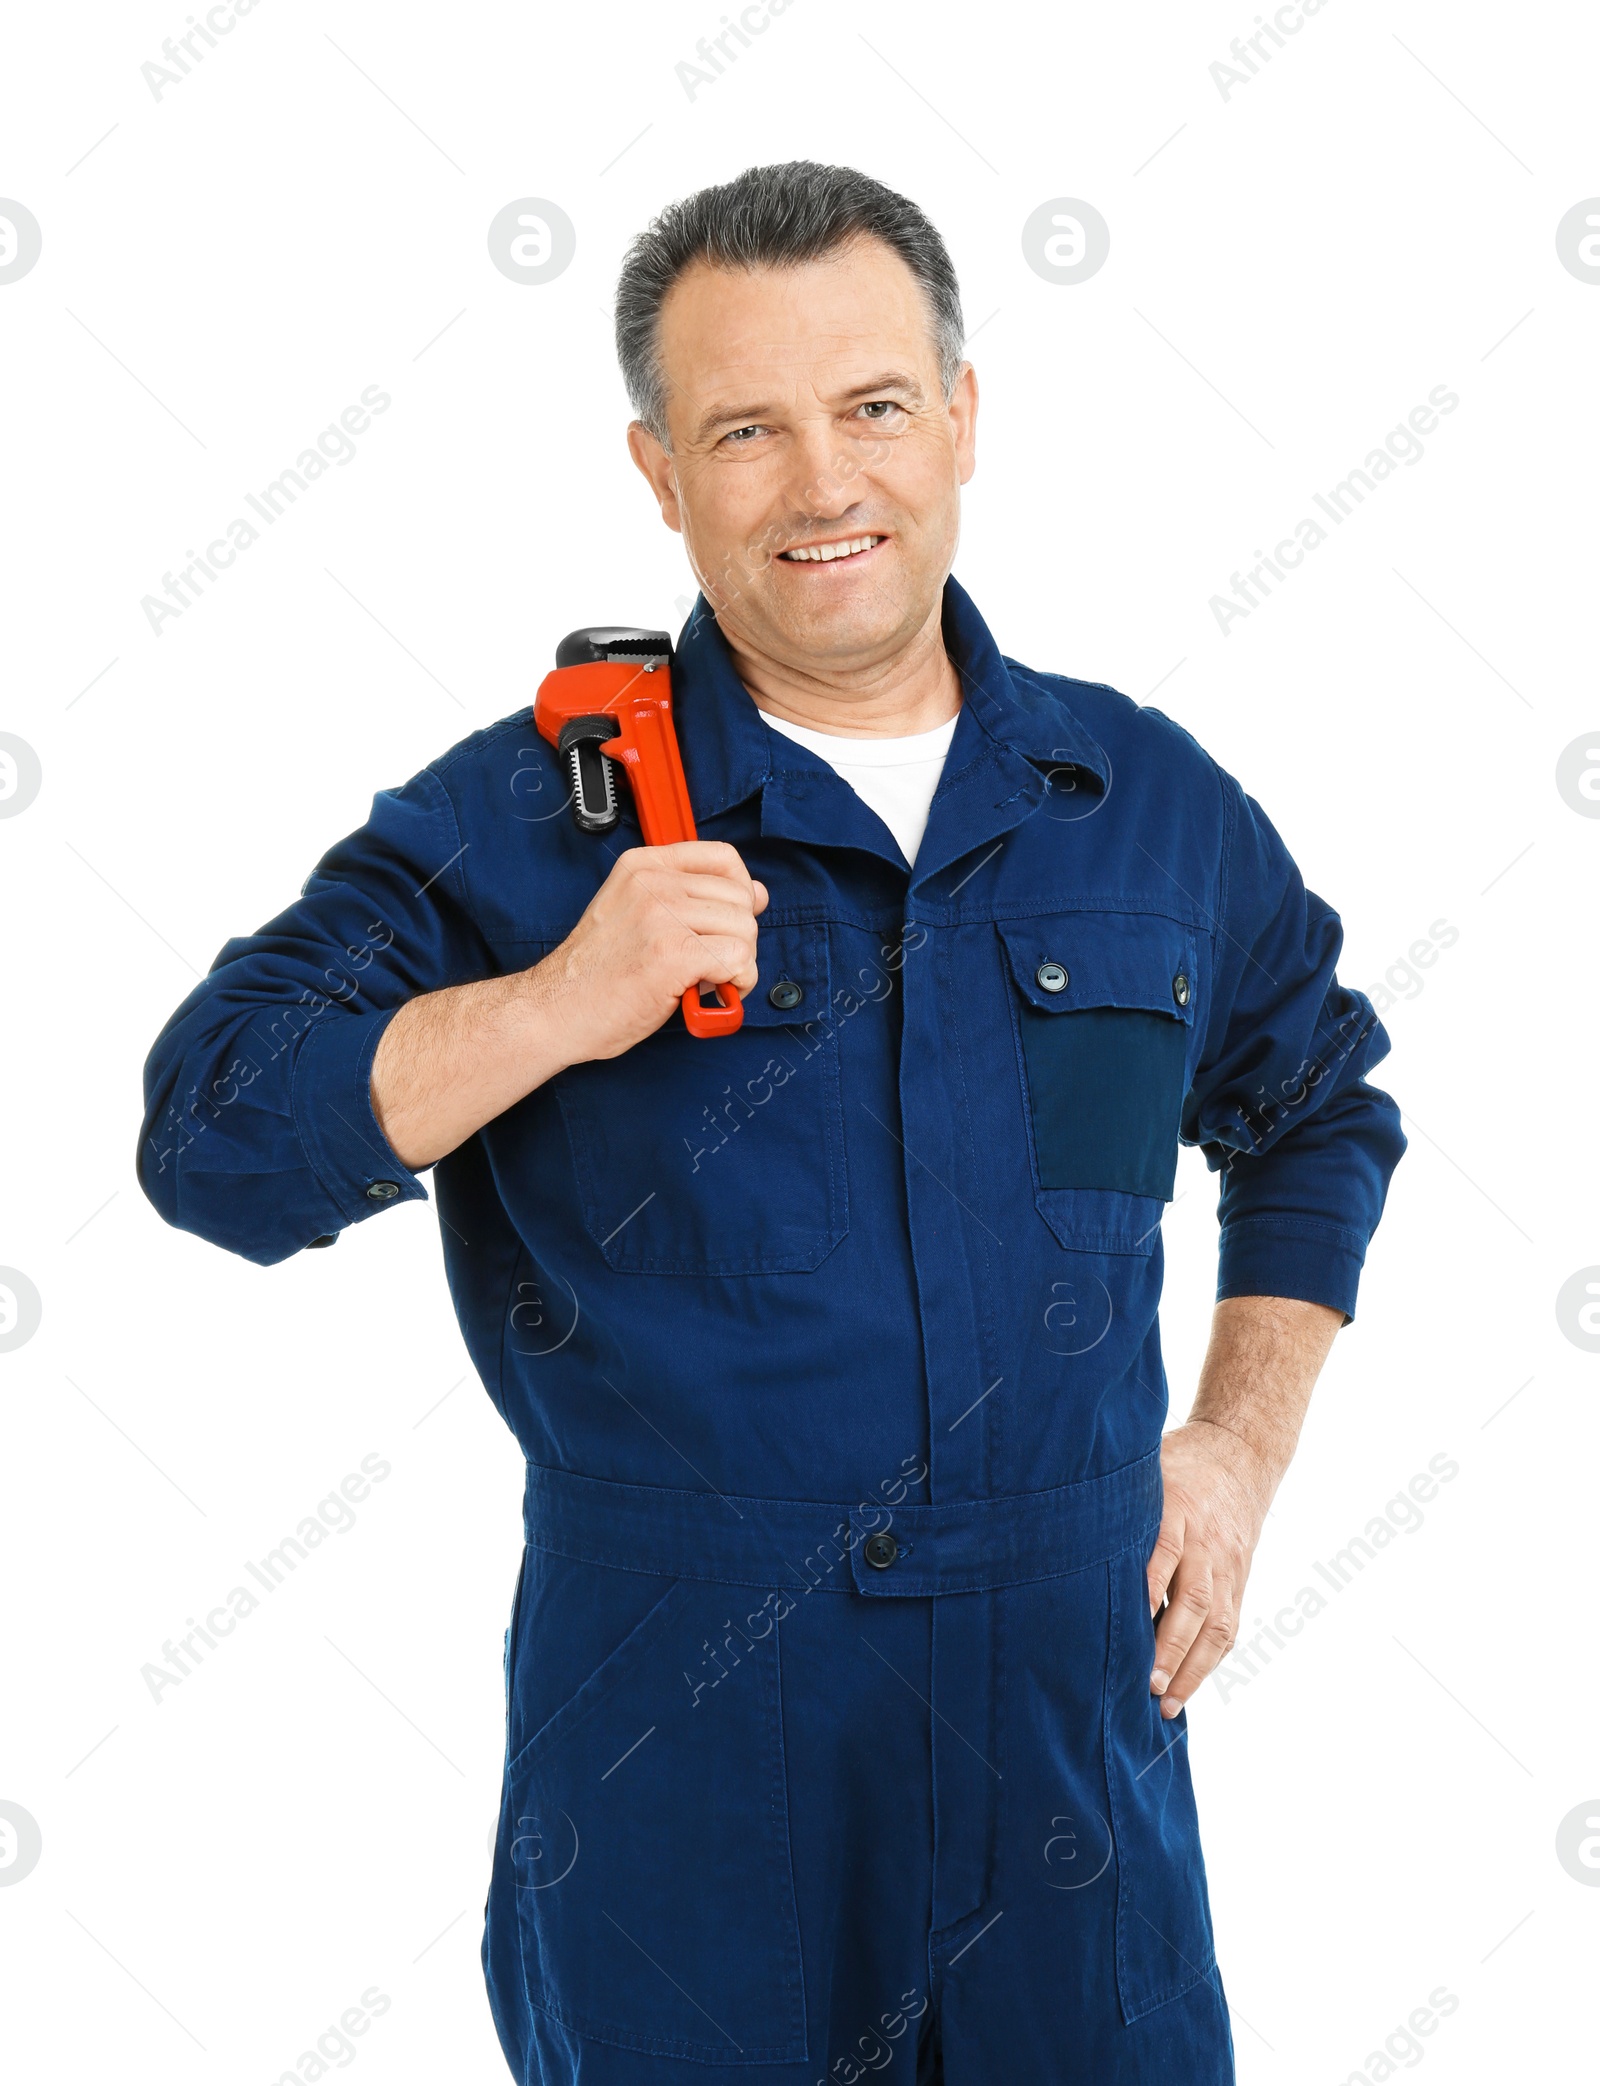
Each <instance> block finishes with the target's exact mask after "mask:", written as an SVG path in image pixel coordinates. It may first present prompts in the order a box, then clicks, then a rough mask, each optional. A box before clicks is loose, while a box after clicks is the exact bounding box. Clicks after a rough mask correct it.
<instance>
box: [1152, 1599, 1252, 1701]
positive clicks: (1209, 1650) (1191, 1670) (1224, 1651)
mask: <svg viewBox="0 0 1600 2086" xmlns="http://www.w3.org/2000/svg"><path fill="white" fill-rule="evenodd" d="M1238 1624H1239V1617H1238V1603H1237V1602H1236V1601H1235V1600H1234V1597H1233V1591H1232V1588H1231V1587H1230V1586H1229V1585H1227V1584H1225V1583H1224V1582H1222V1581H1216V1582H1214V1583H1213V1586H1212V1590H1211V1611H1210V1613H1209V1614H1208V1615H1207V1617H1206V1619H1205V1621H1204V1622H1203V1623H1202V1624H1201V1626H1200V1634H1199V1635H1198V1636H1197V1637H1196V1638H1195V1640H1194V1642H1193V1644H1191V1645H1190V1647H1189V1650H1188V1652H1187V1654H1186V1655H1185V1657H1184V1659H1183V1662H1182V1664H1181V1665H1180V1666H1179V1667H1178V1670H1177V1671H1176V1672H1175V1673H1174V1674H1173V1676H1172V1682H1171V1685H1170V1686H1169V1687H1168V1689H1167V1692H1166V1694H1165V1695H1164V1696H1163V1697H1162V1701H1161V1714H1162V1715H1163V1716H1164V1717H1175V1716H1176V1715H1177V1714H1178V1711H1179V1710H1180V1709H1182V1707H1183V1705H1184V1704H1185V1703H1186V1702H1187V1701H1188V1700H1189V1699H1190V1697H1191V1696H1192V1695H1193V1694H1194V1692H1195V1690H1196V1689H1197V1688H1198V1687H1199V1685H1200V1683H1201V1682H1202V1681H1203V1680H1204V1679H1205V1677H1206V1675H1207V1674H1208V1673H1211V1672H1214V1671H1215V1669H1216V1668H1217V1667H1218V1666H1219V1665H1220V1664H1221V1663H1222V1661H1223V1660H1224V1659H1225V1658H1226V1657H1227V1655H1228V1653H1229V1652H1230V1651H1231V1650H1232V1648H1233V1640H1234V1637H1235V1635H1236V1633H1237V1631H1238Z"/></svg>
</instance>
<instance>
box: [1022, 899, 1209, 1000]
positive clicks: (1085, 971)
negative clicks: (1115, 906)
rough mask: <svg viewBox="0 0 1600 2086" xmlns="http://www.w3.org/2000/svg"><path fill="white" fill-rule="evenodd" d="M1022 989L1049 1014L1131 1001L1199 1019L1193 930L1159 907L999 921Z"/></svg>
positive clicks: (1024, 993) (1024, 996)
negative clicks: (1196, 1014) (1152, 910)
mask: <svg viewBox="0 0 1600 2086" xmlns="http://www.w3.org/2000/svg"><path fill="white" fill-rule="evenodd" d="M995 924H996V927H997V929H998V932H999V935H1000V939H1001V940H1002V942H1004V944H1005V948H1006V954H1007V956H1008V958H1009V960H1010V964H1011V972H1012V976H1013V977H1014V978H1015V979H1016V982H1017V989H1018V990H1019V991H1020V992H1021V994H1022V996H1023V998H1024V999H1025V1000H1027V1002H1028V1004H1029V1005H1030V1006H1032V1007H1037V1008H1038V1009H1039V1011H1040V1012H1041V1013H1042V1014H1071V1013H1079V1012H1082V1011H1083V1009H1085V1008H1087V1007H1131V1008H1137V1009H1139V1010H1140V1011H1142V1012H1144V1013H1147V1014H1166V1015H1169V1016H1170V1017H1171V1018H1172V1019H1173V1020H1175V1021H1182V1022H1185V1023H1187V1022H1190V1021H1192V1020H1193V1018H1194V1003H1195V950H1194V934H1193V932H1192V930H1191V929H1189V928H1187V927H1184V926H1182V925H1181V924H1180V923H1179V922H1178V921H1176V920H1168V919H1166V918H1164V917H1163V916H1162V915H1160V914H1155V913H1072V914H1068V915H1062V914H1060V913H1057V914H1053V915H1051V916H1050V917H1048V918H1042V919H1036V920H1000V921H997V922H996V923H995Z"/></svg>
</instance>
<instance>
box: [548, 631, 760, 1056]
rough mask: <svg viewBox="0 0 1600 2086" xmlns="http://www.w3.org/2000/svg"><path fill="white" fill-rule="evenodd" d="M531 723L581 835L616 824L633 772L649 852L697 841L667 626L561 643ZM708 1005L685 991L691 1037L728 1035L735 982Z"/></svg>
mask: <svg viewBox="0 0 1600 2086" xmlns="http://www.w3.org/2000/svg"><path fill="white" fill-rule="evenodd" d="M533 721H534V724H535V726H536V727H537V728H538V730H539V732H540V734H541V736H542V737H544V738H546V739H548V740H549V742H550V744H551V745H552V746H553V747H554V748H555V749H556V752H557V753H558V754H559V755H560V757H561V759H562V760H563V761H564V762H565V764H566V768H567V773H568V777H569V779H570V781H571V784H572V815H573V818H574V819H575V821H576V822H577V825H578V827H579V830H580V831H582V832H585V833H607V832H609V831H610V830H611V828H612V827H613V826H614V825H615V824H616V823H617V818H618V810H617V786H616V774H615V771H616V769H617V768H619V767H620V768H621V769H622V770H623V771H624V772H625V773H626V775H627V778H628V782H629V784H630V786H631V787H632V790H633V802H634V809H635V810H636V811H637V812H638V814H639V826H640V830H641V831H642V832H643V834H644V840H645V845H646V846H647V847H668V846H670V845H671V844H672V842H674V841H677V840H694V839H697V838H698V835H697V834H696V832H695V829H694V811H693V808H692V807H691V805H690V803H689V785H688V783H687V782H686V781H685V780H684V774H683V759H682V756H681V755H680V753H679V752H678V735H677V733H676V732H675V731H674V729H673V725H672V639H671V638H670V637H669V636H668V635H667V633H666V631H664V630H632V629H613V628H609V627H607V628H601V629H594V630H574V631H573V632H572V633H571V635H570V636H568V637H564V638H563V639H562V640H561V643H560V644H559V645H558V646H557V647H556V664H555V671H554V672H553V673H548V674H546V675H545V677H544V679H543V680H542V681H541V682H540V683H539V692H538V694H537V695H536V696H535V697H534V699H533ZM716 993H717V1002H718V1004H717V1005H716V1006H707V1005H706V1003H705V1002H704V1001H703V1000H702V999H701V997H700V987H699V986H698V985H691V986H690V987H689V990H688V991H687V992H686V993H685V994H684V995H683V1022H684V1026H685V1028H687V1029H688V1031H689V1033H690V1035H691V1036H731V1035H732V1034H733V1032H734V1030H735V1029H737V1028H738V1027H739V1025H740V1024H741V1023H742V1022H743V1020H744V1002H743V1001H742V1000H741V999H740V997H739V995H738V992H737V991H736V990H735V988H734V987H733V986H732V985H731V984H728V983H724V984H720V985H718V986H717V988H716Z"/></svg>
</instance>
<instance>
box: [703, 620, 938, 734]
mask: <svg viewBox="0 0 1600 2086" xmlns="http://www.w3.org/2000/svg"><path fill="white" fill-rule="evenodd" d="M723 636H724V639H725V640H726V642H727V646H728V650H729V652H730V654H731V655H732V658H733V664H734V670H735V672H736V673H737V674H738V676H739V678H740V680H741V681H742V682H743V683H744V685H745V687H746V688H747V689H748V690H749V693H750V697H751V700H752V701H753V702H754V703H755V706H756V708H757V709H758V710H766V711H769V712H770V713H771V714H772V715H773V716H774V717H778V718H781V719H783V721H784V722H785V723H788V724H799V725H805V726H808V727H809V728H810V729H811V730H812V731H819V732H834V733H837V734H839V735H840V736H841V737H848V738H857V737H859V738H863V739H888V738H901V737H905V736H908V735H909V734H911V733H913V732H931V731H934V730H936V729H937V728H938V726H940V725H941V724H947V723H948V722H949V721H950V719H951V718H952V717H954V716H955V714H956V712H957V711H958V710H959V709H960V707H961V681H960V677H959V676H958V675H957V673H956V670H955V666H954V664H953V663H952V661H951V659H950V655H949V654H948V653H947V652H946V650H945V648H944V633H943V630H942V629H941V627H940V618H939V611H938V608H937V606H936V607H935V609H934V612H933V614H932V615H931V616H930V617H929V619H928V621H927V622H926V623H925V624H924V625H923V627H922V629H921V630H920V631H918V633H917V635H916V636H915V637H914V638H913V639H912V640H911V642H910V643H909V644H907V645H903V646H902V647H901V649H900V650H899V651H898V652H896V653H895V655H894V656H893V658H891V659H887V660H883V661H877V662H874V663H873V664H872V665H870V666H866V667H860V668H853V669H845V670H843V671H840V672H828V673H809V672H807V671H806V670H805V669H804V668H803V667H800V666H797V665H795V664H793V663H791V662H789V661H787V660H777V659H772V658H770V657H767V656H766V655H764V654H762V653H760V652H758V651H755V650H753V649H752V648H750V647H748V646H746V645H745V643H744V642H743V641H742V639H741V638H740V637H739V636H737V635H736V634H734V633H733V632H730V631H727V630H724V632H723Z"/></svg>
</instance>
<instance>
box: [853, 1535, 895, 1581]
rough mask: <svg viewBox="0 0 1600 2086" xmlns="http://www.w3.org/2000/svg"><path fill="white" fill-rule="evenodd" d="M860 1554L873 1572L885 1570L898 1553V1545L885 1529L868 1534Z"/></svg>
mask: <svg viewBox="0 0 1600 2086" xmlns="http://www.w3.org/2000/svg"><path fill="white" fill-rule="evenodd" d="M861 1555H862V1556H863V1557H864V1558H865V1559H866V1560H867V1563H868V1564H869V1565H871V1566H872V1568H873V1570H874V1571H875V1572H886V1571H887V1570H888V1569H889V1567H890V1565H892V1564H893V1563H894V1561H895V1559H896V1558H897V1557H898V1556H899V1555H900V1545H899V1544H898V1543H897V1542H896V1541H895V1539H894V1537H893V1536H892V1535H890V1534H889V1532H888V1531H887V1529H884V1530H881V1531H880V1532H879V1533H878V1534H877V1535H875V1536H868V1537H867V1540H866V1541H865V1542H864V1543H863V1544H862V1546H861Z"/></svg>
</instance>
